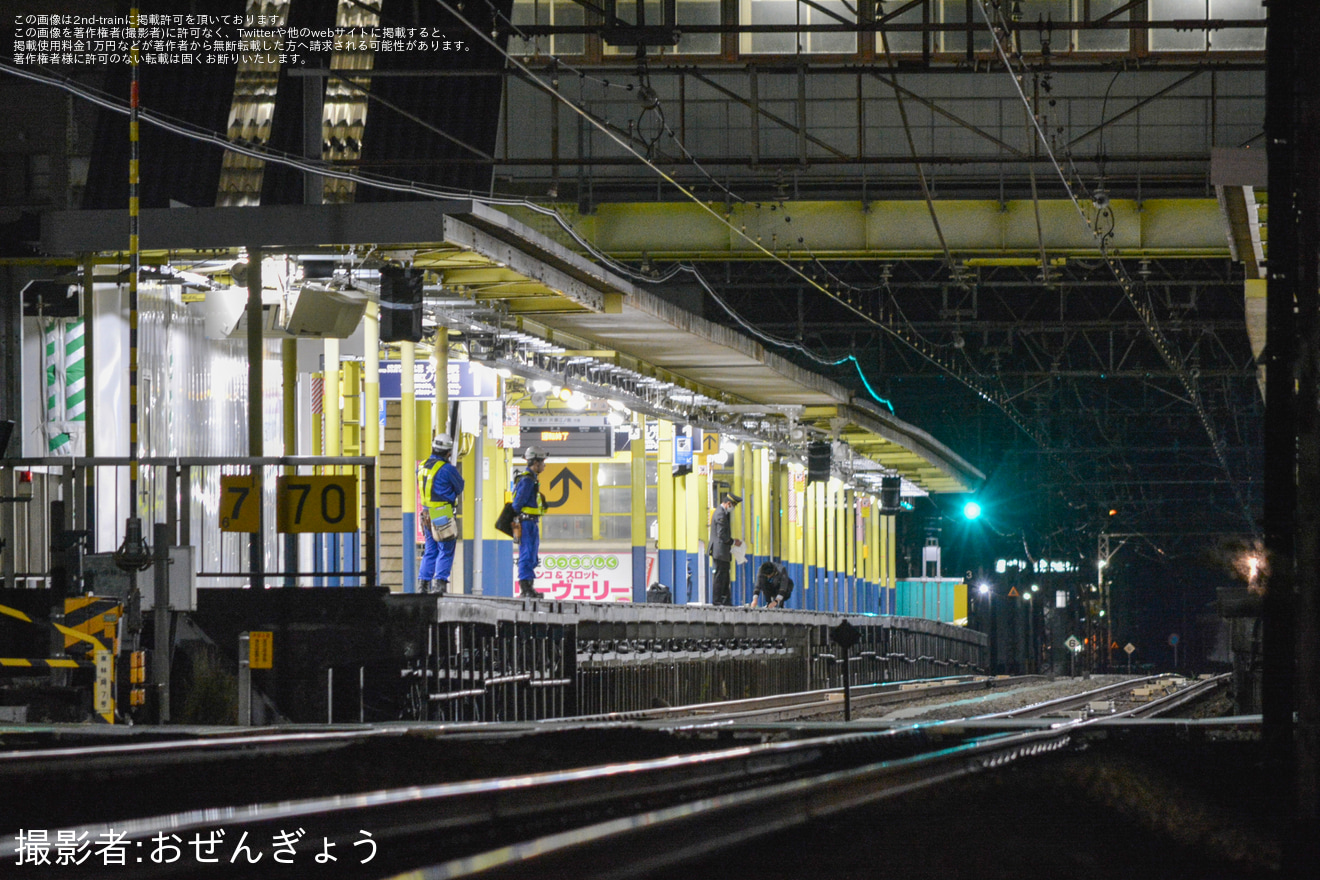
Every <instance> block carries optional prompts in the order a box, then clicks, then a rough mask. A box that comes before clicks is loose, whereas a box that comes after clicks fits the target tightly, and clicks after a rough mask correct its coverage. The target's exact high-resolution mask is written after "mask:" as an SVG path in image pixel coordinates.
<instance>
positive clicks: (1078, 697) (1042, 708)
mask: <svg viewBox="0 0 1320 880" xmlns="http://www.w3.org/2000/svg"><path fill="white" fill-rule="evenodd" d="M1163 677H1164V676H1161V675H1148V676H1145V677H1143V678H1129V679H1125V680H1123V681H1120V682H1118V683H1117V684H1110V685H1105V686H1104V687H1100V688H1096V689H1095V690H1091V691H1086V692H1085V693H1081V694H1070V695H1068V696H1066V697H1059V698H1058V699H1054V700H1046V701H1045V702H1043V703H1033V704H1032V705H1030V706H1023V707H1022V708H1020V709H1009V710H1007V711H1004V712H991V713H989V714H986V715H977V716H975V717H976V718H979V719H991V718H1032V717H1039V716H1041V715H1042V714H1044V713H1046V712H1051V711H1059V710H1062V709H1067V708H1069V707H1071V706H1077V705H1082V704H1084V703H1089V702H1091V701H1092V700H1098V699H1102V698H1104V697H1108V696H1110V695H1111V694H1116V693H1119V692H1121V691H1124V690H1128V689H1130V688H1132V687H1133V685H1137V684H1140V683H1141V682H1143V681H1155V680H1157V679H1160V678H1163Z"/></svg>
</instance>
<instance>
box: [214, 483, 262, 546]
mask: <svg viewBox="0 0 1320 880" xmlns="http://www.w3.org/2000/svg"><path fill="white" fill-rule="evenodd" d="M260 530H261V477H259V476H256V475H254V474H230V475H228V476H221V477H220V531H222V532H248V533H255V532H258V531H260Z"/></svg>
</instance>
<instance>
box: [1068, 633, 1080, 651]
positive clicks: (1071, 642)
mask: <svg viewBox="0 0 1320 880" xmlns="http://www.w3.org/2000/svg"><path fill="white" fill-rule="evenodd" d="M1064 644H1065V645H1067V646H1068V649H1069V650H1071V651H1080V650H1081V649H1082V643H1081V642H1079V641H1078V640H1077V636H1068V638H1067V639H1066V640H1064Z"/></svg>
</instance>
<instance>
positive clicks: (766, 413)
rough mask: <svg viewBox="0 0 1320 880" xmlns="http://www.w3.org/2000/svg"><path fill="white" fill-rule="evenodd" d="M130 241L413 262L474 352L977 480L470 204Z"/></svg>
mask: <svg viewBox="0 0 1320 880" xmlns="http://www.w3.org/2000/svg"><path fill="white" fill-rule="evenodd" d="M127 239H128V236H127V218H126V216H125V215H124V214H123V213H122V212H119V211H70V212H61V213H56V214H52V215H49V216H47V217H46V218H45V219H44V222H43V227H42V246H43V248H44V250H45V251H46V252H47V253H49V254H65V255H68V254H89V253H95V254H101V255H110V256H111V257H116V256H122V255H123V252H124V248H125V245H126V244H127ZM140 240H141V243H142V248H143V253H144V255H145V259H146V262H148V263H151V264H160V265H167V266H170V267H177V268H179V269H181V270H186V269H187V267H189V266H190V265H196V264H198V263H199V262H201V261H212V262H213V261H215V260H216V258H217V256H224V255H227V254H237V253H238V251H239V250H240V249H247V250H248V251H254V250H257V249H260V250H261V251H262V252H263V253H284V254H292V255H297V256H299V257H300V258H301V259H303V260H304V261H310V260H315V259H318V258H319V259H326V258H332V259H337V258H341V257H345V256H347V255H349V254H350V253H351V254H353V255H354V260H355V262H356V263H357V264H358V265H360V266H361V267H364V268H366V269H368V270H369V269H370V268H371V267H373V266H374V267H377V268H379V267H380V266H383V265H385V264H386V263H389V262H401V263H405V264H411V265H413V266H415V267H418V268H423V269H425V270H427V271H428V273H434V276H433V278H434V279H438V284H435V283H434V281H432V282H430V283H428V285H427V287H426V302H427V307H428V311H429V312H430V313H432V314H433V315H434V316H435V317H436V318H437V319H438V321H439V323H442V324H444V325H446V326H449V327H450V328H452V329H453V330H455V331H457V332H459V333H461V334H463V335H465V336H466V337H467V338H468V340H469V343H470V344H469V351H470V354H471V355H472V356H473V357H474V358H475V359H479V360H484V361H486V362H487V363H491V364H495V365H501V366H508V367H510V368H511V369H513V370H515V371H517V372H520V373H522V374H524V375H530V376H536V375H544V376H547V377H550V378H559V379H563V380H565V382H564V383H563V384H568V385H570V386H576V387H580V388H581V389H582V390H584V391H587V392H600V393H602V394H612V393H613V392H619V393H620V394H619V396H621V398H622V399H623V400H624V402H626V403H628V404H629V405H630V406H632V408H634V409H641V410H643V411H649V412H652V413H654V414H657V415H664V416H666V417H669V418H685V419H686V420H687V421H688V422H690V423H691V424H693V425H696V426H698V427H704V428H706V429H707V430H717V431H721V432H722V433H728V434H731V435H734V436H737V435H740V434H741V435H746V436H752V437H760V438H763V439H769V440H771V442H776V445H778V446H780V448H781V449H782V448H789V449H791V448H793V447H794V446H798V447H800V446H801V445H802V444H803V443H805V442H806V441H807V440H811V439H817V440H821V439H832V440H835V441H842V442H844V443H846V444H847V446H848V447H849V449H850V450H851V452H846V451H844V450H842V449H839V448H837V447H836V461H841V462H849V461H850V462H851V463H850V464H847V465H846V467H845V470H844V472H845V473H851V474H854V475H861V474H865V475H866V476H867V477H868V478H878V476H879V475H881V474H883V473H894V474H899V475H902V476H903V477H905V478H907V479H908V480H909V481H911V482H912V483H913V484H915V485H916V486H918V487H920V488H921V489H924V490H925V491H928V492H965V491H971V490H974V489H975V488H976V487H977V486H978V485H979V484H980V482H981V481H982V480H983V479H984V477H983V475H982V474H981V473H980V472H979V471H978V470H977V469H976V468H974V467H973V466H972V465H970V464H969V463H968V462H966V461H964V460H963V459H962V458H960V457H959V456H957V455H956V454H954V453H953V452H952V451H951V450H949V449H948V448H946V447H945V446H943V445H942V444H941V443H939V442H938V441H937V440H935V439H934V438H933V437H931V436H930V435H929V434H927V433H925V432H924V431H922V430H921V429H919V428H917V427H915V426H914V425H911V424H909V423H907V422H905V421H903V420H902V419H899V418H897V417H896V416H894V415H893V414H892V413H890V412H889V411H888V410H887V409H886V408H885V407H883V406H881V405H880V404H878V403H876V402H874V401H872V400H870V399H863V398H861V397H859V396H857V395H854V394H853V393H852V392H851V391H849V390H848V389H847V388H845V387H844V386H843V385H841V384H839V383H837V382H835V381H833V380H832V379H830V378H828V377H826V376H824V375H822V374H821V373H818V372H813V371H811V370H807V369H804V368H803V367H801V366H798V365H797V364H794V363H792V362H790V361H788V360H787V359H785V358H783V357H781V356H779V355H777V354H775V353H774V352H772V351H769V350H767V348H766V347H765V346H764V345H763V344H762V343H761V342H759V341H758V340H756V339H754V338H752V337H751V336H749V335H745V334H743V333H740V332H738V331H736V330H733V329H730V328H728V327H725V326H722V325H720V324H716V323H714V322H712V321H708V320H706V319H704V318H702V317H700V316H698V315H696V314H694V313H692V312H691V311H688V310H687V309H685V308H683V307H682V306H680V305H678V304H676V303H675V302H673V301H671V299H670V298H666V297H664V296H662V295H661V294H660V293H653V292H650V291H648V290H645V289H641V288H640V287H639V286H638V285H637V284H634V283H633V282H632V281H630V280H628V279H627V278H624V277H622V276H621V275H618V274H616V273H614V272H612V271H610V270H609V269H606V268H603V267H602V266H600V265H598V264H596V263H594V262H591V261H589V260H588V259H586V258H584V257H582V256H580V255H578V254H576V253H574V252H572V251H570V250H569V249H568V248H566V247H564V246H563V245H561V244H558V243H556V242H555V241H554V240H552V239H551V238H550V237H549V236H547V235H544V234H542V233H541V232H538V231H536V230H534V229H532V228H531V227H530V226H528V225H527V224H524V223H523V222H520V221H518V220H514V219H512V218H510V217H509V216H508V215H506V214H504V213H501V212H500V211H498V210H495V209H494V208H491V207H489V206H487V205H484V204H481V203H478V202H473V201H463V200H455V201H432V202H421V201H418V202H400V203H389V204H385V203H368V204H343V205H326V206H278V207H248V208H176V209H161V210H148V211H144V212H143V213H142V216H141V233H140ZM367 274H368V275H369V274H370V273H369V272H368V273H367ZM364 287H365V288H366V289H367V290H368V291H371V292H374V289H375V288H374V286H373V285H371V284H370V283H369V282H368V283H366V284H365V285H364ZM841 368H842V367H841ZM840 454H842V458H841V457H840Z"/></svg>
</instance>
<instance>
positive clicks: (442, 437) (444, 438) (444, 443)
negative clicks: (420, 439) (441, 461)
mask: <svg viewBox="0 0 1320 880" xmlns="http://www.w3.org/2000/svg"><path fill="white" fill-rule="evenodd" d="M453 448H454V438H453V437H450V436H449V435H448V434H437V435H436V438H435V439H434V440H432V441H431V451H432V452H436V453H440V452H448V451H450V450H451V449H453Z"/></svg>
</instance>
